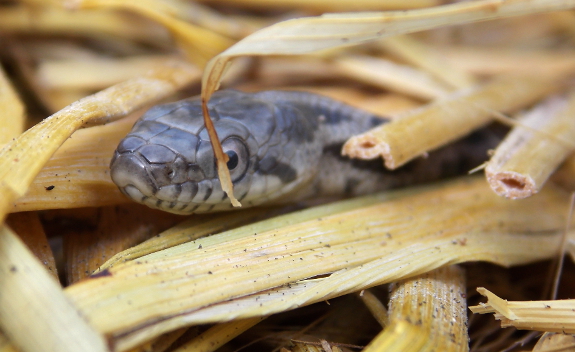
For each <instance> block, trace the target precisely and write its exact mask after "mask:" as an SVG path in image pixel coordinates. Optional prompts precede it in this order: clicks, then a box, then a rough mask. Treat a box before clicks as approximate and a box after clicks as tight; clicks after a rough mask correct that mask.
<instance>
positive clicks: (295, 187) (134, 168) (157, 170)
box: [110, 90, 497, 214]
mask: <svg viewBox="0 0 575 352" xmlns="http://www.w3.org/2000/svg"><path fill="white" fill-rule="evenodd" d="M208 110H209V115H210V116H211V118H212V121H213V124H214V127H215V130H216V132H217V135H218V136H219V139H220V141H221V145H222V148H223V151H224V152H225V153H226V154H227V155H228V161H227V166H228V168H229V171H230V176H231V180H232V183H233V187H234V194H235V195H236V197H237V198H238V200H239V201H240V202H241V203H242V207H251V206H257V205H262V204H274V203H278V204H279V203H287V202H298V201H303V200H305V199H324V198H325V199H329V198H333V197H340V198H341V197H352V196H358V195H363V194H369V193H373V192H377V191H381V190H387V189H391V188H396V187H400V186H406V185H410V184H414V183H421V182H425V181H431V180H436V179H438V178H442V177H447V176H453V175H457V174H461V173H464V172H467V171H468V170H470V169H471V168H473V167H475V166H477V165H479V164H481V163H482V162H483V161H485V159H486V158H487V152H486V151H487V150H488V149H489V148H490V147H492V146H493V145H494V144H495V143H496V140H497V137H494V136H492V135H490V134H489V133H487V132H485V131H483V130H478V131H476V132H474V133H473V134H472V135H470V136H468V137H466V138H465V139H462V140H460V141H458V142H456V143H454V144H451V145H449V146H446V147H442V148H440V149H438V150H436V151H433V152H431V153H430V154H429V156H428V157H425V158H423V157H422V158H418V159H417V160H415V161H412V162H410V163H408V164H407V165H406V166H404V167H402V168H400V169H398V170H394V171H389V170H387V169H386V168H385V167H384V166H383V163H382V161H381V160H356V159H348V158H345V157H343V156H341V152H340V151H341V148H342V145H343V143H344V142H345V141H346V140H347V139H348V138H350V137H351V136H353V135H356V134H360V133H362V132H365V131H367V130H369V129H371V128H374V127H376V126H379V125H382V124H385V123H387V122H389V121H390V119H389V118H386V117H382V116H378V115H375V114H373V113H370V112H367V111H365V110H362V109H360V108H357V107H353V106H350V105H347V104H345V103H343V102H340V101H337V100H334V99H331V98H328V97H325V96H322V95H318V94H314V93H310V92H304V91H281V90H275V91H273V90H270V91H261V92H256V93H245V92H241V91H237V90H221V91H218V92H216V93H214V94H213V96H212V98H211V99H210V101H209V103H208ZM110 175H111V178H112V180H113V182H114V183H115V184H116V185H117V186H118V188H119V189H120V191H121V192H122V193H124V194H125V195H126V196H128V197H129V198H131V199H132V200H134V201H136V202H139V203H142V204H145V205H147V206H149V207H151V208H155V209H160V210H164V211H167V212H171V213H176V214H192V213H203V212H213V211H224V210H231V209H232V208H233V207H232V205H231V203H230V200H229V199H228V197H227V195H226V193H225V192H224V191H223V190H222V187H221V185H220V181H219V178H218V173H217V167H216V160H215V156H214V152H213V149H212V146H211V143H210V137H209V135H208V131H207V130H206V126H205V125H204V120H203V115H202V106H201V100H200V98H199V97H193V98H188V99H184V100H181V101H177V102H172V103H168V104H162V105H157V106H154V107H152V108H150V109H149V110H148V111H147V112H146V113H144V114H143V115H142V117H141V118H140V119H139V120H138V121H137V122H136V123H135V124H134V126H133V128H132V130H131V131H130V132H129V133H128V135H127V136H126V137H125V138H124V139H123V140H122V141H121V142H120V143H119V145H118V147H117V148H116V150H115V152H114V155H113V157H112V160H111V164H110Z"/></svg>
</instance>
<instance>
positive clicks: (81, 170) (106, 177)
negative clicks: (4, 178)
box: [11, 113, 141, 212]
mask: <svg viewBox="0 0 575 352" xmlns="http://www.w3.org/2000/svg"><path fill="white" fill-rule="evenodd" d="M140 116H141V114H140V113H136V114H132V115H131V116H129V117H126V118H124V119H121V120H119V121H114V122H112V123H110V124H106V125H103V126H94V127H90V128H85V129H81V130H78V131H76V132H75V133H74V134H73V135H72V137H71V138H69V139H67V140H66V141H65V142H64V144H62V146H61V147H60V148H59V149H58V150H57V151H56V152H55V153H54V155H53V156H52V157H51V158H50V160H48V162H47V163H46V165H44V167H42V169H41V170H40V172H39V173H38V175H37V176H36V178H35V179H34V182H33V183H32V184H31V185H30V187H29V189H28V192H27V193H26V195H25V196H24V197H21V198H18V200H16V201H15V202H14V204H13V207H12V209H11V211H12V212H18V211H31V210H45V209H65V208H80V207H98V206H105V205H112V204H119V203H125V202H128V201H129V199H128V198H127V197H126V196H124V195H123V194H122V193H121V192H120V191H119V190H118V187H117V186H116V185H115V184H114V183H113V182H112V180H111V179H110V158H111V157H112V155H113V154H114V150H115V149H116V147H117V146H118V143H119V142H120V139H122V138H123V137H125V136H126V134H127V133H128V131H129V130H130V128H131V127H132V126H133V125H134V121H135V120H136V119H137V118H139V117H140Z"/></svg>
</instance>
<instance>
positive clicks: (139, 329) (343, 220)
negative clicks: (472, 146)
mask: <svg viewBox="0 0 575 352" xmlns="http://www.w3.org/2000/svg"><path fill="white" fill-rule="evenodd" d="M488 189H489V188H488V187H487V185H486V184H485V182H483V181H482V179H481V178H475V179H474V181H472V182H462V181H459V182H455V183H451V187H447V186H446V185H445V186H443V187H436V188H435V189H433V188H431V189H428V190H427V191H421V190H420V191H417V190H413V189H412V190H409V191H403V192H399V193H392V197H393V198H392V200H389V201H386V202H382V203H380V204H374V205H371V206H366V207H361V201H362V200H367V201H368V203H371V204H373V201H374V200H377V197H374V196H372V197H366V198H363V199H357V200H354V201H352V202H350V203H347V202H342V203H340V204H354V205H355V207H354V208H355V210H352V209H349V210H347V211H345V212H343V213H341V212H340V213H337V214H334V215H327V214H329V209H330V206H333V205H330V206H324V207H320V208H318V209H311V210H306V211H302V212H299V214H298V213H295V214H290V215H286V216H285V217H284V218H283V220H282V221H288V222H289V221H292V222H293V224H292V225H289V226H286V227H281V228H278V227H277V226H278V225H277V224H275V226H274V227H272V229H271V230H267V231H263V232H257V231H255V230H254V227H255V226H262V225H258V224H255V225H249V226H246V227H244V228H240V229H237V230H233V231H228V232H226V233H222V234H220V235H213V236H209V237H206V238H201V239H198V240H195V241H192V242H189V243H186V244H182V245H179V246H176V247H173V248H170V249H167V250H163V251H160V252H157V253H154V254H150V255H148V256H145V257H142V258H140V259H139V260H136V261H133V262H128V263H124V264H122V265H116V266H114V267H113V268H111V269H108V270H105V271H103V272H102V273H101V274H100V275H98V277H94V278H93V279H89V280H83V281H81V282H79V283H77V284H75V285H71V286H69V287H68V288H67V289H66V292H67V294H68V296H69V297H70V298H72V299H73V301H74V302H75V304H76V305H77V306H78V307H80V310H81V311H82V314H84V315H85V316H86V317H88V319H90V321H91V322H92V323H93V324H94V325H95V326H97V329H98V330H99V331H101V332H103V333H105V334H106V335H107V336H110V337H111V338H113V339H114V345H115V346H116V347H117V348H118V349H119V350H124V349H127V348H129V347H131V346H134V345H137V344H140V343H142V342H144V341H147V340H149V339H151V338H153V337H155V336H158V335H159V334H161V333H164V332H167V331H170V330H174V329H177V328H181V327H182V326H188V325H191V324H202V323H208V322H222V321H229V320H232V319H241V318H249V317H255V316H263V315H269V314H273V313H276V312H280V311H284V310H288V309H293V308H294V307H298V306H301V305H307V304H311V303H314V302H318V301H321V300H325V299H330V298H333V297H337V296H340V295H343V294H347V293H350V292H354V291H358V290H361V289H365V288H368V287H370V286H374V285H379V284H383V283H386V282H391V281H396V280H398V279H403V278H406V277H410V276H413V275H417V274H422V273H424V272H427V271H429V270H432V269H435V268H438V267H441V266H443V265H445V264H450V263H457V262H462V261H470V260H472V261H473V260H488V261H492V262H495V263H498V264H501V265H513V264H520V263H526V262H531V261H534V260H538V259H542V258H548V257H551V256H553V255H554V254H555V253H556V248H557V243H558V241H559V239H560V235H559V234H560V232H561V229H562V228H563V226H564V223H565V218H564V216H563V215H562V214H563V213H564V212H563V211H562V210H563V209H564V208H565V207H566V205H567V203H568V200H567V197H566V195H565V194H564V193H562V192H561V191H559V190H557V189H553V188H552V187H547V188H546V189H545V190H543V191H542V192H541V193H540V194H538V195H537V196H536V197H532V198H529V199H527V200H524V201H521V202H508V201H507V200H505V199H502V198H500V197H497V196H496V195H494V194H492V192H488ZM408 194H411V196H408ZM379 197H386V196H385V195H380V196H379ZM358 206H359V207H360V208H357V207H358ZM320 210H321V211H323V212H324V214H325V215H323V216H321V217H320V218H312V219H310V220H307V221H303V222H298V221H297V219H298V217H300V216H302V215H304V218H305V216H308V215H309V213H313V212H318V211H320ZM414 218H416V219H417V220H418V221H417V222H413V221H409V220H411V219H414ZM274 220H276V219H270V220H267V221H264V222H262V223H260V224H264V223H268V224H270V225H269V226H273V223H274ZM414 223H415V224H416V225H417V226H414ZM478 224H480V226H478ZM535 248H536V249H537V250H534V249H535ZM326 273H333V274H331V275H330V276H328V277H325V278H324V279H318V280H306V281H301V285H295V284H294V282H298V280H303V279H305V278H308V277H312V276H315V275H325V274H326ZM273 287H277V288H276V289H274V290H270V289H271V288H273ZM265 290H270V291H265ZM214 292H217V294H214ZM234 297H242V298H239V299H238V300H232V301H230V299H232V298H234ZM117 316H122V319H121V320H119V319H115V318H113V317H117Z"/></svg>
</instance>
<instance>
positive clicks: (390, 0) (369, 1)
mask: <svg viewBox="0 0 575 352" xmlns="http://www.w3.org/2000/svg"><path fill="white" fill-rule="evenodd" d="M200 1H201V2H205V3H221V4H233V5H234V6H246V7H253V8H260V9H264V10H270V9H273V8H280V9H282V8H294V9H298V10H301V9H310V10H315V11H321V12H329V11H359V10H361V11H367V10H370V11H374V10H403V9H414V8H418V7H429V6H436V5H441V4H442V3H443V2H442V1H439V0H408V1H405V0H387V1H379V0H353V1H349V0H346V1H345V0H344V1H331V0H273V1H270V0H200Z"/></svg>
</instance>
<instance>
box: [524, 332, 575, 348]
mask: <svg viewBox="0 0 575 352" xmlns="http://www.w3.org/2000/svg"><path fill="white" fill-rule="evenodd" d="M533 352H575V336H573V335H566V334H563V333H550V332H546V333H544V334H543V336H541V338H540V339H539V341H537V344H536V345H535V346H534V347H533Z"/></svg>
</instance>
